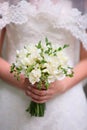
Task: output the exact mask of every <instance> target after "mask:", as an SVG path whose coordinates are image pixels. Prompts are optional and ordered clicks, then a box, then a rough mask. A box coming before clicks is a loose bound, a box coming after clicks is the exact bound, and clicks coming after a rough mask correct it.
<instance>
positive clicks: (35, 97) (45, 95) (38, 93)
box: [26, 80, 66, 103]
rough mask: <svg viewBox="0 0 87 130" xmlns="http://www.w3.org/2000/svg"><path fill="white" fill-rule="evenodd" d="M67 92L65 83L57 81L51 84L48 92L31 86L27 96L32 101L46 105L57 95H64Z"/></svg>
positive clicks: (28, 88)
mask: <svg viewBox="0 0 87 130" xmlns="http://www.w3.org/2000/svg"><path fill="white" fill-rule="evenodd" d="M65 90H66V87H65V84H64V81H63V80H61V81H55V82H53V83H51V84H50V86H49V88H48V90H46V89H42V90H38V89H37V87H36V86H31V85H29V86H28V87H27V89H26V94H27V95H28V96H30V97H31V99H32V101H34V102H37V103H44V102H47V101H48V100H50V99H51V98H53V97H54V96H56V95H59V94H62V93H64V92H65Z"/></svg>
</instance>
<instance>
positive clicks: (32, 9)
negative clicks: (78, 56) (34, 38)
mask: <svg viewBox="0 0 87 130" xmlns="http://www.w3.org/2000/svg"><path fill="white" fill-rule="evenodd" d="M30 1H31V2H29V0H0V30H1V29H2V28H4V27H5V26H6V25H7V24H9V23H16V24H23V23H26V22H27V21H28V13H30V15H32V16H33V15H38V14H40V13H49V14H52V13H53V14H52V15H54V14H55V17H57V20H56V21H55V20H54V21H53V22H54V24H55V26H56V27H57V28H58V27H61V28H65V29H66V30H69V31H70V32H71V33H72V34H73V35H74V36H75V37H76V38H78V39H80V41H81V42H82V43H83V45H84V47H85V48H86V49H87V45H86V44H87V42H86V41H87V35H86V29H87V14H84V15H82V13H81V12H80V11H79V10H80V9H76V6H75V8H73V9H72V8H71V6H72V4H71V3H73V5H74V0H65V1H64V0H59V1H58V2H57V3H56V4H55V5H53V2H52V0H39V1H38V0H30ZM37 1H38V10H37ZM33 3H34V4H33ZM60 3H61V4H60ZM78 4H80V2H79V3H78ZM59 5H60V6H59ZM61 5H62V8H65V9H62V14H61V15H64V21H63V18H60V19H61V20H60V19H58V17H59V13H60V12H59V10H60V9H61ZM50 7H51V8H50ZM78 7H80V6H78ZM52 10H53V12H52ZM66 12H69V15H68V17H67V16H66ZM46 15H47V14H46ZM65 17H66V18H65ZM68 18H69V20H67V19H68ZM70 22H72V25H70V26H68V25H69V24H70Z"/></svg>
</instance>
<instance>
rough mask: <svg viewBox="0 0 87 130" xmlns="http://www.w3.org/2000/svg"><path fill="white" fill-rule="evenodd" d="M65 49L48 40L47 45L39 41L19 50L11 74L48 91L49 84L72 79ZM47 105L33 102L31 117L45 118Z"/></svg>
mask: <svg viewBox="0 0 87 130" xmlns="http://www.w3.org/2000/svg"><path fill="white" fill-rule="evenodd" d="M66 47H68V45H63V47H57V46H55V45H54V44H52V43H51V42H49V40H48V39H47V38H45V44H43V43H42V42H41V41H39V43H38V44H36V45H34V44H33V45H32V44H29V45H27V46H24V48H23V49H21V50H17V53H16V61H15V63H13V64H12V65H11V73H14V76H15V77H16V78H17V79H18V80H19V77H20V74H23V75H24V76H25V77H26V78H28V79H29V82H30V83H31V84H32V86H33V85H34V84H37V89H39V90H41V89H42V86H43V84H44V86H45V88H46V89H48V87H49V84H50V83H51V82H54V81H55V80H61V79H63V78H64V77H66V76H68V77H72V76H73V70H72V67H70V66H69V65H68V58H67V56H66V55H65V53H64V49H65V48H66ZM45 106H46V103H41V104H40V103H36V102H33V101H31V102H30V104H29V107H28V108H27V110H26V111H27V112H29V113H30V114H31V116H38V117H41V116H44V112H45Z"/></svg>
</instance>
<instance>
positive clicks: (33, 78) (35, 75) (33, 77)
mask: <svg viewBox="0 0 87 130" xmlns="http://www.w3.org/2000/svg"><path fill="white" fill-rule="evenodd" d="M40 77H41V70H40V69H34V70H32V71H31V73H30V75H29V81H30V82H31V83H32V84H35V83H36V82H39V81H40Z"/></svg>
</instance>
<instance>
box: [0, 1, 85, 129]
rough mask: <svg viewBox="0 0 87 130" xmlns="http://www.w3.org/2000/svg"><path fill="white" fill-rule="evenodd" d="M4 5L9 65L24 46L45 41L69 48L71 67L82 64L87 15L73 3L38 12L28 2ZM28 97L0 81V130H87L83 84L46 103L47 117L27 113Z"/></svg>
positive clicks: (0, 7) (0, 15)
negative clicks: (80, 59) (81, 44)
mask: <svg viewBox="0 0 87 130" xmlns="http://www.w3.org/2000/svg"><path fill="white" fill-rule="evenodd" d="M12 2H13V1H9V3H8V2H7V1H6V2H3V0H2V2H1V4H0V29H2V28H4V27H5V26H6V37H5V46H4V48H3V52H4V55H5V57H4V58H5V59H6V60H7V61H8V62H9V63H13V62H14V61H15V52H16V50H17V49H21V48H23V47H24V45H25V44H35V43H37V42H38V41H39V40H42V42H43V43H44V39H45V37H48V39H49V40H50V41H51V42H53V43H54V44H58V45H59V46H62V45H64V44H69V47H68V48H67V49H66V51H65V52H66V55H67V56H68V58H69V61H70V65H71V66H73V67H74V66H75V65H76V64H77V63H78V62H79V53H80V42H82V43H83V46H84V48H86V49H87V34H86V32H85V30H86V28H87V15H81V12H80V11H79V10H78V9H75V8H71V3H70V2H69V3H68V2H66V0H65V1H63V0H59V2H58V4H53V3H52V2H51V1H50V0H43V2H42V3H41V2H39V4H38V8H37V7H36V6H35V5H32V4H30V3H29V2H28V1H27V0H21V1H19V2H18V3H16V0H15V4H14V5H13V3H12ZM29 101H30V99H29V97H27V96H26V95H25V94H24V92H23V91H21V90H19V89H17V88H14V87H12V86H10V85H8V84H7V83H5V82H4V81H0V130H87V115H86V114H87V102H86V98H85V95H84V92H83V87H82V82H80V83H79V84H77V85H76V86H74V87H73V88H72V89H70V90H68V91H67V92H66V93H64V94H62V95H58V96H56V97H55V98H53V99H52V100H50V101H48V102H47V103H46V111H45V116H44V117H31V116H30V115H29V114H28V113H27V112H26V111H25V110H26V108H27V107H28V104H29Z"/></svg>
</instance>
